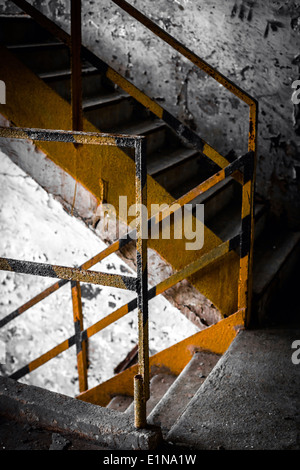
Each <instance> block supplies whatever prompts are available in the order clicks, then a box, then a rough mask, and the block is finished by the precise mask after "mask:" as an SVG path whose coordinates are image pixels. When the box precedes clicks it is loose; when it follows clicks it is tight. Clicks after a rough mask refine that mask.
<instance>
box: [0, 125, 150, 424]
mask: <svg viewBox="0 0 300 470" xmlns="http://www.w3.org/2000/svg"><path fill="white" fill-rule="evenodd" d="M0 137H5V138H14V139H32V140H34V141H36V142H39V141H49V142H62V143H73V144H92V145H109V146H114V147H126V148H128V147H129V148H133V149H134V151H135V168H136V177H135V180H136V181H135V185H136V205H137V207H140V206H141V205H144V206H147V168H146V143H145V138H144V137H142V136H132V135H131V136H126V135H114V134H103V133H91V132H74V131H56V130H45V129H20V128H8V127H4V128H0ZM143 230H144V222H143V217H142V212H140V213H139V215H138V217H137V225H136V229H135V236H136V252H137V277H136V278H134V277H130V276H122V275H118V274H107V273H102V272H97V271H87V270H86V269H84V268H82V267H81V268H74V267H65V266H57V265H53V264H45V263H37V262H30V261H21V260H15V259H9V258H0V270H4V271H12V272H16V273H23V274H31V275H35V276H44V277H52V278H58V279H60V281H59V282H58V283H57V285H58V286H59V287H61V286H62V285H63V282H64V281H71V292H72V302H73V314H74V327H75V335H74V336H73V338H72V341H70V339H69V340H67V343H68V347H70V346H71V345H73V344H76V350H77V366H78V367H77V369H78V376H79V384H80V391H84V390H86V389H87V362H86V340H87V334H86V332H85V331H84V330H83V318H82V310H81V292H80V284H79V283H80V282H89V283H93V284H100V285H104V286H111V287H115V288H119V289H127V290H131V291H136V293H137V308H138V335H139V375H138V382H139V387H138V388H136V390H137V392H138V395H137V396H135V403H137V405H136V413H135V423H136V427H138V428H139V427H143V426H145V424H146V423H145V416H146V401H147V399H148V398H149V344H148V295H147V292H148V274H147V238H145V237H144V236H143V234H144V231H143ZM62 281H63V282H62ZM23 311H24V310H23ZM11 319H12V316H11V315H10V316H9V318H6V319H4V320H2V322H1V326H3V325H4V324H6V323H7V322H8V321H9V320H11ZM59 352H61V350H60V349H59V348H57V347H56V348H55V354H54V355H53V354H51V352H50V353H49V352H48V353H46V354H45V355H43V356H41V357H40V358H38V359H37V360H35V361H33V362H32V363H30V364H28V365H27V366H25V367H23V368H22V369H21V370H20V371H18V372H16V373H15V374H13V375H12V377H13V378H20V377H22V376H23V375H25V374H26V373H28V372H31V371H32V370H34V369H35V368H37V367H38V366H40V365H42V363H45V362H46V361H45V359H46V358H47V360H49V359H50V358H53V357H55V356H56V355H57V354H58V353H59Z"/></svg>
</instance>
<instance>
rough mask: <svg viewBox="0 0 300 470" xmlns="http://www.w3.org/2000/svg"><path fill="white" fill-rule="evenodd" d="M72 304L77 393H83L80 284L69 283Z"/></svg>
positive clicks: (84, 368)
mask: <svg viewBox="0 0 300 470" xmlns="http://www.w3.org/2000/svg"><path fill="white" fill-rule="evenodd" d="M71 292H72V304H73V320H74V327H75V335H76V354H77V370H78V379H79V392H80V393H81V392H84V391H85V390H87V388H88V381H87V344H86V341H85V340H82V337H81V332H82V331H83V315H82V303H81V288H80V283H79V282H77V281H71Z"/></svg>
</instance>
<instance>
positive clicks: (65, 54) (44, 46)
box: [8, 41, 70, 75]
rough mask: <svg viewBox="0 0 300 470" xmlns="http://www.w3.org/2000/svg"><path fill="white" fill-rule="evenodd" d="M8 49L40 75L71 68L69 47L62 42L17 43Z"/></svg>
mask: <svg viewBox="0 0 300 470" xmlns="http://www.w3.org/2000/svg"><path fill="white" fill-rule="evenodd" d="M8 49H9V50H10V51H11V52H12V53H14V54H15V55H16V56H17V57H18V58H19V59H20V60H21V61H22V62H23V63H24V64H25V65H26V66H27V67H29V68H30V69H31V70H32V71H33V72H35V73H37V74H38V75H39V74H41V73H45V72H48V71H50V70H58V69H68V68H70V52H69V48H68V47H67V46H65V45H64V44H62V43H60V42H55V41H54V42H49V43H36V44H16V45H13V46H8Z"/></svg>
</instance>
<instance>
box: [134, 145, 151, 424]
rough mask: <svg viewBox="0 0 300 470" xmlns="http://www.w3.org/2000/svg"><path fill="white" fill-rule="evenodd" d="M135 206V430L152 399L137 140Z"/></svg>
mask: <svg viewBox="0 0 300 470" xmlns="http://www.w3.org/2000/svg"><path fill="white" fill-rule="evenodd" d="M135 164H136V205H137V211H138V212H139V217H138V223H137V227H136V237H137V238H136V252H137V306H138V328H139V333H138V334H139V347H138V362H139V375H138V376H136V378H135V382H134V400H135V426H136V427H137V428H141V427H145V426H146V424H147V423H146V402H147V400H148V398H149V331H148V269H147V234H146V233H145V230H146V229H147V225H148V224H147V218H146V220H145V217H144V215H145V214H144V211H143V208H144V207H147V168H146V143H145V140H144V139H141V140H138V141H137V143H136V147H135Z"/></svg>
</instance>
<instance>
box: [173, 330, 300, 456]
mask: <svg viewBox="0 0 300 470" xmlns="http://www.w3.org/2000/svg"><path fill="white" fill-rule="evenodd" d="M299 337H300V329H299V327H298V329H296V328H291V329H289V328H286V329H279V328H276V329H273V330H272V329H261V330H244V331H243V330H241V331H240V332H239V333H238V334H237V336H236V338H235V339H234V340H233V342H232V343H231V345H230V346H229V348H228V350H227V351H226V352H225V354H224V355H223V356H222V358H221V359H220V361H219V362H218V364H217V365H216V366H215V368H214V369H213V371H212V372H211V374H210V375H209V377H208V378H207V380H206V381H205V382H204V384H203V385H202V386H201V387H200V388H199V389H198V391H197V392H196V394H195V396H194V397H193V398H192V400H191V401H190V403H189V404H188V406H187V407H186V409H185V411H184V412H183V413H182V415H181V416H180V417H179V419H178V420H177V421H176V423H175V424H174V426H172V428H171V431H170V432H169V434H168V435H167V437H166V440H167V441H168V442H169V443H172V444H178V445H180V446H188V447H190V448H192V449H194V450H197V449H199V450H203V449H205V450H217V449H224V450H275V449H281V450H283V449H290V450H291V449H299V389H300V373H299V372H300V371H299V366H298V367H297V366H295V364H293V362H292V360H291V355H292V352H293V350H292V349H291V345H292V343H293V341H294V340H295V338H299Z"/></svg>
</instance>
